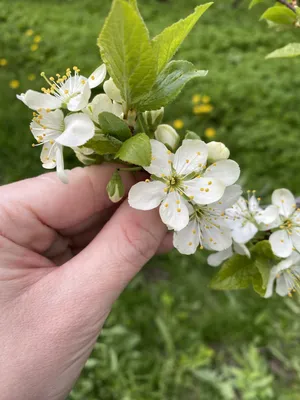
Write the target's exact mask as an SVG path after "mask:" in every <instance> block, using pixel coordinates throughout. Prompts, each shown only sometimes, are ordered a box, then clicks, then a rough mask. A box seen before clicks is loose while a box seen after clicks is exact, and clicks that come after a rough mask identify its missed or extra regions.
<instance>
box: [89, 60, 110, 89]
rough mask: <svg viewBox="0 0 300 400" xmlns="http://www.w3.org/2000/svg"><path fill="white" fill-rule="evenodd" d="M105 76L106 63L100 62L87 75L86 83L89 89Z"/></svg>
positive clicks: (98, 83)
mask: <svg viewBox="0 0 300 400" xmlns="http://www.w3.org/2000/svg"><path fill="white" fill-rule="evenodd" d="M105 77H106V65H105V64H102V65H100V67H98V68H97V69H96V70H95V71H94V72H93V73H92V74H91V76H90V77H89V79H88V83H89V87H90V88H91V89H93V88H95V87H96V86H99V85H100V84H101V83H102V82H103V81H104V79H105Z"/></svg>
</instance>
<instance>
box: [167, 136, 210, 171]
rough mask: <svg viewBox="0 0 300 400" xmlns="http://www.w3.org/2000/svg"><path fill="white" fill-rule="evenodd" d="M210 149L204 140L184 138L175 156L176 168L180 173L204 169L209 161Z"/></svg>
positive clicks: (174, 163)
mask: <svg viewBox="0 0 300 400" xmlns="http://www.w3.org/2000/svg"><path fill="white" fill-rule="evenodd" d="M207 154H208V149H207V145H206V143H204V142H203V141H202V140H184V141H183V142H182V145H181V146H180V147H179V149H178V150H177V151H176V153H175V156H174V162H173V165H174V169H175V170H176V172H177V174H179V175H188V174H190V173H192V172H197V171H200V170H202V169H203V168H204V167H205V165H206V161H207Z"/></svg>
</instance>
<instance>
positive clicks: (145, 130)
mask: <svg viewBox="0 0 300 400" xmlns="http://www.w3.org/2000/svg"><path fill="white" fill-rule="evenodd" d="M138 122H139V124H140V126H141V128H142V130H143V133H146V134H147V135H148V134H149V130H148V127H147V125H146V123H145V121H144V118H143V116H142V114H141V113H139V114H138Z"/></svg>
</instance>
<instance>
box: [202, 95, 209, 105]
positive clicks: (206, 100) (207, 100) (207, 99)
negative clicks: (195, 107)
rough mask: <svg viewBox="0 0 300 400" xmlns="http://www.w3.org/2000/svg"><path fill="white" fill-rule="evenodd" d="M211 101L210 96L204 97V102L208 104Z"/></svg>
mask: <svg viewBox="0 0 300 400" xmlns="http://www.w3.org/2000/svg"><path fill="white" fill-rule="evenodd" d="M209 102H210V97H209V96H203V97H202V103H204V104H208V103H209Z"/></svg>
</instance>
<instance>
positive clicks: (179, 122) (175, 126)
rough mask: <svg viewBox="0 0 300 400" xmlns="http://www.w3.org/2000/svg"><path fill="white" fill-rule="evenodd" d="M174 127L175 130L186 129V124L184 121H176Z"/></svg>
mask: <svg viewBox="0 0 300 400" xmlns="http://www.w3.org/2000/svg"><path fill="white" fill-rule="evenodd" d="M173 126H174V128H175V129H182V128H183V127H184V122H183V121H182V119H176V120H175V121H174V122H173Z"/></svg>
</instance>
